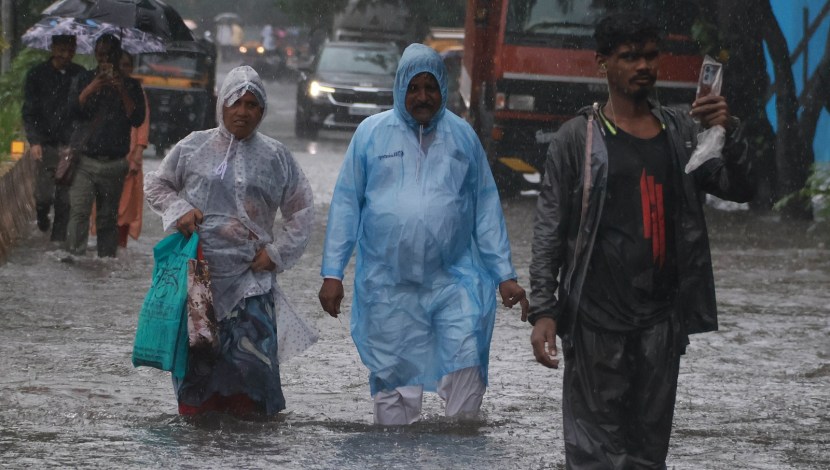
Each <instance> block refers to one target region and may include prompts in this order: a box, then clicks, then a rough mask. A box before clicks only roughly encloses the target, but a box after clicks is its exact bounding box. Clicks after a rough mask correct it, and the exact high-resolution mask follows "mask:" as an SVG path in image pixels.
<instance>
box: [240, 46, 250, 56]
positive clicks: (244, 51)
mask: <svg viewBox="0 0 830 470" xmlns="http://www.w3.org/2000/svg"><path fill="white" fill-rule="evenodd" d="M239 52H241V53H243V54H247V53H248V48H247V47H245V46H239Z"/></svg>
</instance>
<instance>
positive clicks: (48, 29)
mask: <svg viewBox="0 0 830 470" xmlns="http://www.w3.org/2000/svg"><path fill="white" fill-rule="evenodd" d="M107 33H109V34H112V35H113V36H115V37H117V38H120V39H121V49H123V50H125V51H127V52H129V53H130V54H141V53H144V52H164V51H165V49H166V48H165V44H164V41H162V40H161V38H160V37H158V36H155V35H153V34H150V33H146V32H144V31H141V30H139V29H137V28H126V27H120V26H115V25H111V24H105V23H98V22H97V21H94V20H76V19H74V18H59V17H46V18H42V19H41V20H40V21H38V22H37V23H35V25H34V26H32V27H31V28H29V29H28V30H27V31H26V33H24V34H23V37H22V38H21V39H22V41H23V45H24V46H26V47H31V48H33V49H44V50H49V48H50V47H51V45H52V36H54V35H61V34H65V35H70V36H75V38H76V41H77V47H76V51H77V52H78V53H79V54H92V53H93V52H94V50H95V41H96V40H97V39H98V38H99V37H101V35H103V34H107Z"/></svg>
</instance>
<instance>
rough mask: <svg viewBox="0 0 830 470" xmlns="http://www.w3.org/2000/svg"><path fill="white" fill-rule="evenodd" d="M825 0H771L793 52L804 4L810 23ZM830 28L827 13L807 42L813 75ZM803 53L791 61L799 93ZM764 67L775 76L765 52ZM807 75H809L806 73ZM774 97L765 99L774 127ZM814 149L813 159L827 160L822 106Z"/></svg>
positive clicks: (829, 136) (829, 149)
mask: <svg viewBox="0 0 830 470" xmlns="http://www.w3.org/2000/svg"><path fill="white" fill-rule="evenodd" d="M826 2H827V0H771V1H770V3H771V4H772V9H773V12H774V13H775V17H776V18H777V19H778V24H780V25H781V29H782V30H783V31H784V36H785V37H786V38H787V44H788V45H789V48H790V52H792V51H793V50H794V49H795V48H796V46H798V43H799V42H800V41H801V39H802V38H803V37H804V25H803V23H804V20H803V15H804V13H803V11H804V8H807V9H808V10H809V14H810V24H812V22H813V20H814V19H815V18H816V16H817V15H818V13H819V11H821V8H822V7H823V6H824V4H825V3H826ZM828 30H830V14H828V15H827V16H825V17H824V19H823V20H822V22H821V26H820V27H819V29H818V31H816V33H815V34H814V35H813V37H812V39H811V40H810V43H809V45H808V54H807V67H808V72H809V74H810V75H812V74H813V73H814V72H815V70H816V65H817V64H818V62H819V60H820V59H821V56H822V55H824V48H825V45H826V44H827V34H828ZM803 68H804V54H801V55H800V56H799V57H798V60H797V61H796V62H794V63H793V76H794V77H795V83H796V90H797V92H798V93H801V90H802V89H803V88H804V77H803V75H804V73H803ZM767 70H768V73H769V75H770V77H771V79H773V78H774V73H773V71H772V60H771V59H770V58H769V54H768V55H767ZM808 78H809V77H808ZM774 100H775V98H774V97H773V99H772V100H770V102H769V103H767V113H768V114H769V118H770V121H772V125H773V127H776V113H775V101H774ZM813 150H814V151H815V156H816V161H817V162H825V163H830V114H828V112H827V110H826V109H825V110H824V111H823V112H822V114H821V117H820V118H819V121H818V126H817V128H816V138H815V140H814V141H813Z"/></svg>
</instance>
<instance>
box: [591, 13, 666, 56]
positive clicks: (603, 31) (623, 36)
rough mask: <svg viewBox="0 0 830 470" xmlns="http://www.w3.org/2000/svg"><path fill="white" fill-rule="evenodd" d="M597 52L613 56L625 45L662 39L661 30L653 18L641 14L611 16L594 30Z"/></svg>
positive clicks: (600, 22) (605, 18)
mask: <svg viewBox="0 0 830 470" xmlns="http://www.w3.org/2000/svg"><path fill="white" fill-rule="evenodd" d="M594 39H595V40H596V42H597V52H599V53H600V54H605V55H608V54H611V53H612V52H613V51H614V49H616V48H617V46H620V45H623V44H644V43H646V42H649V41H655V42H657V43H658V44H659V43H660V40H661V39H662V37H661V34H660V28H659V27H658V26H657V23H655V22H654V21H653V20H652V19H651V18H649V17H647V16H645V15H642V14H640V13H633V12H625V13H613V14H610V15H608V16H606V17H604V18H603V19H601V20H600V21H599V23H597V27H596V29H595V30H594Z"/></svg>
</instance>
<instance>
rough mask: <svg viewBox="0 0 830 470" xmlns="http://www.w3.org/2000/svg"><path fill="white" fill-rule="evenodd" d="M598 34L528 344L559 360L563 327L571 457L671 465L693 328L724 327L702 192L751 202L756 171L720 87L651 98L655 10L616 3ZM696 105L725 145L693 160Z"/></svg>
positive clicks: (535, 267) (556, 179) (544, 226)
mask: <svg viewBox="0 0 830 470" xmlns="http://www.w3.org/2000/svg"><path fill="white" fill-rule="evenodd" d="M595 38H596V40H597V52H596V61H597V65H598V68H599V71H600V73H601V75H604V76H605V77H607V81H608V93H609V95H608V101H607V102H606V103H605V104H604V105H603V106H599V105H596V104H595V105H594V106H593V107H592V108H586V109H584V110H583V111H582V112H581V113H580V114H581V115H580V116H579V117H577V118H574V119H572V120H570V121H568V122H567V123H565V124H564V125H563V126H562V127H561V128H560V129H559V131H558V132H557V133H556V135H555V136H554V139H553V141H552V142H551V146H550V148H549V150H548V158H547V162H546V165H545V175H544V178H543V181H542V189H541V191H540V194H539V199H538V203H537V215H536V225H535V228H534V239H533V260H532V263H531V266H530V277H531V279H530V282H531V298H530V304H531V310H530V316H529V318H528V320H529V321H530V322H531V323H532V324H533V325H534V327H533V332H532V334H531V344H532V346H533V352H534V355H535V357H536V360H537V361H538V362H540V363H541V364H543V365H545V366H547V367H551V368H556V367H558V366H559V357H558V355H557V353H558V349H557V347H556V335H557V334H558V335H559V336H560V337H561V338H562V349H563V352H564V358H565V373H564V377H563V400H562V413H563V418H564V437H565V452H566V465H567V468H569V469H588V468H590V469H594V468H603V469H630V468H666V463H665V462H666V455H667V453H668V446H669V438H670V434H671V426H672V419H673V416H674V402H675V394H676V391H677V378H678V371H679V366H680V355H681V354H682V353H683V352H684V351H685V347H686V345H687V344H688V335H690V334H692V333H699V332H704V331H713V330H715V329H717V309H716V306H715V292H714V278H713V275H712V264H711V256H710V253H709V241H708V237H707V234H706V225H705V221H704V216H703V207H702V201H703V200H704V193H711V194H714V195H716V196H718V197H721V198H723V199H728V200H733V201H740V202H744V201H748V200H749V199H750V198H751V197H752V194H753V192H754V182H753V180H752V177H751V171H750V169H751V166H750V162H749V161H748V160H747V156H746V144H745V143H744V142H743V140H742V139H741V136H740V122H739V121H737V119H736V118H733V117H731V115H730V114H729V108H728V106H727V104H726V101H725V100H724V99H723V98H722V97H719V96H710V97H704V98H698V99H697V100H696V101H695V102H694V103H693V104H692V110H691V113H689V112H686V111H681V110H678V109H673V108H661V107H660V106H659V105H656V104H654V103H652V102H650V100H649V95H650V92H651V91H652V89H653V88H654V84H655V82H656V80H657V69H658V58H659V55H660V49H659V46H660V37H659V33H658V29H657V27H656V25H654V23H652V22H651V20H649V19H647V18H644V17H642V16H640V15H636V14H618V15H613V16H609V17H607V18H605V19H603V20H602V21H600V23H599V24H598V25H597V29H596V32H595ZM690 114H691V115H690ZM692 118H694V119H697V120H698V121H699V122H700V124H702V125H703V127H706V128H709V127H712V126H722V127H724V128H725V130H726V134H727V139H726V145H725V147H724V149H723V152H722V158H713V159H710V160H708V161H706V162H705V163H703V164H702V165H700V167H698V168H697V169H696V170H694V171H692V172H691V173H688V174H687V173H686V172H685V171H684V168H685V167H686V163H687V162H688V161H689V158H690V157H691V154H692V151H693V149H694V147H695V145H696V135H697V132H698V125H697V124H696V123H695V121H694V120H693V119H692ZM586 141H587V142H590V144H589V145H586ZM589 148H590V152H589V151H588V149H589ZM586 166H587V167H588V168H589V170H590V171H588V172H587V174H586V171H584V170H585V168H586ZM583 195H584V197H583Z"/></svg>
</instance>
